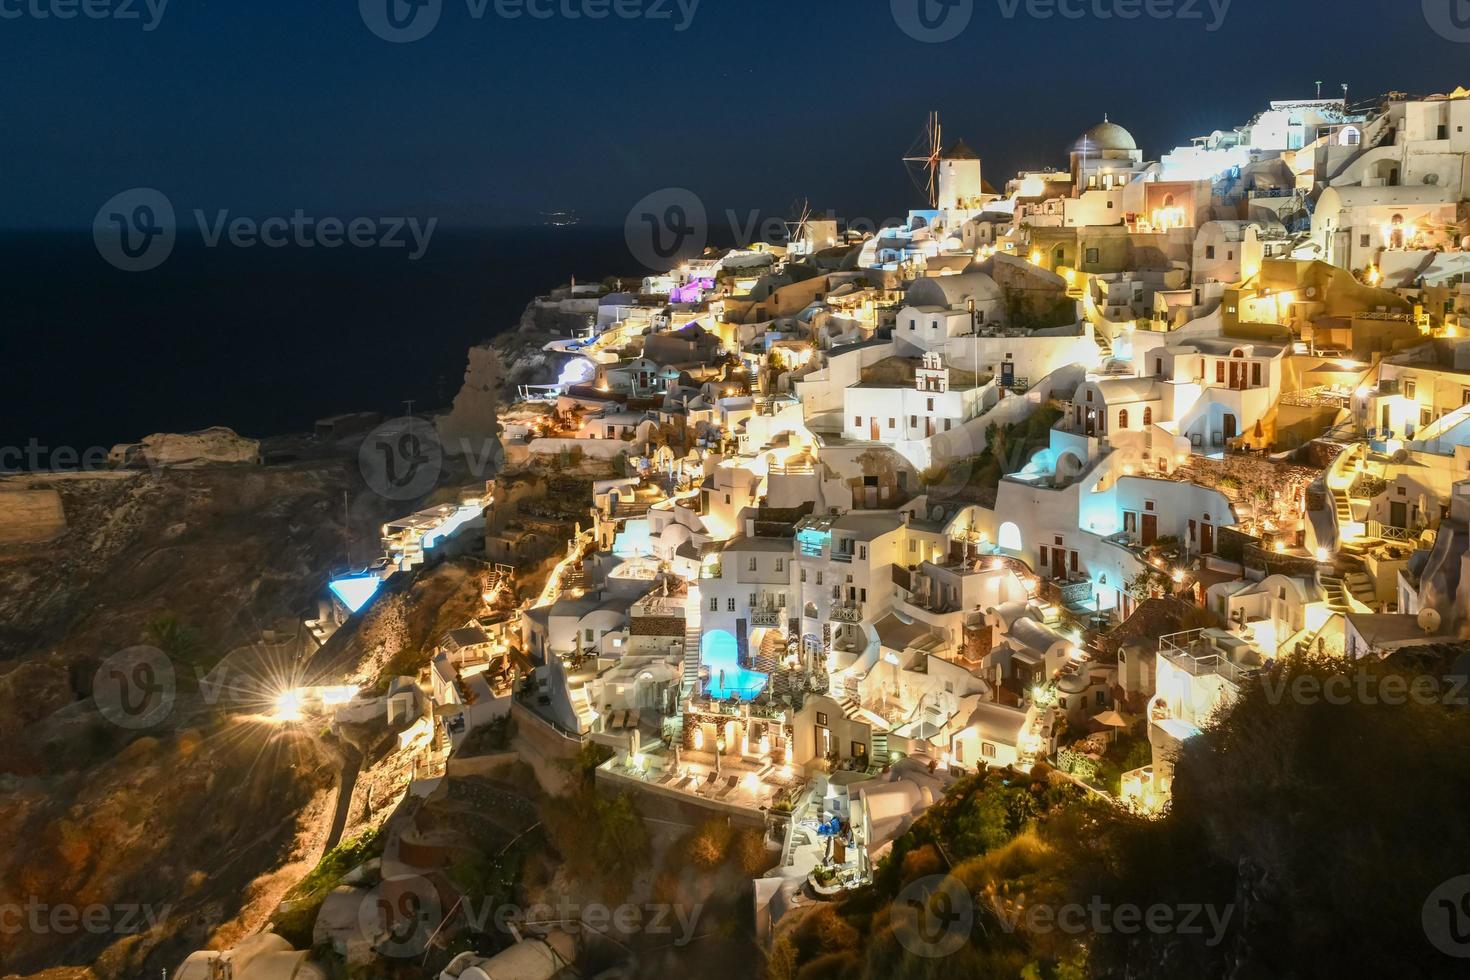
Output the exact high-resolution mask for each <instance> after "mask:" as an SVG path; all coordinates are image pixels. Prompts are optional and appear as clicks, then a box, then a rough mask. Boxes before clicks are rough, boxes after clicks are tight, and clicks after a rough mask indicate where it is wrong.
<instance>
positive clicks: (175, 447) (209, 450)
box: [108, 426, 260, 467]
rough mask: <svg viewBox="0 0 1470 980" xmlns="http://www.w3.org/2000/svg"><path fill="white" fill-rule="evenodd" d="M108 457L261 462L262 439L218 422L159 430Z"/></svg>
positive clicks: (123, 461)
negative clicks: (189, 428) (175, 430)
mask: <svg viewBox="0 0 1470 980" xmlns="http://www.w3.org/2000/svg"><path fill="white" fill-rule="evenodd" d="M108 460H109V461H110V462H113V463H115V464H117V465H120V466H149V467H159V466H179V467H189V466H208V465H211V464H216V463H248V464H251V465H256V464H259V463H260V440H259V439H246V438H245V437H243V436H241V435H238V434H237V433H236V432H235V430H234V429H227V428H224V427H223V426H215V427H214V428H210V429H201V430H200V431H198V432H185V433H173V432H156V433H154V434H153V435H151V436H148V437H147V438H146V439H144V440H143V441H142V442H141V443H124V444H123V445H120V446H114V447H113V449H112V452H111V453H109V454H108Z"/></svg>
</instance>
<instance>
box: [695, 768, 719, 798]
mask: <svg viewBox="0 0 1470 980" xmlns="http://www.w3.org/2000/svg"><path fill="white" fill-rule="evenodd" d="M717 778H719V777H717V776H716V775H715V774H714V773H710V774H709V775H708V776H706V777H704V782H703V783H702V784H700V787H699V793H700V795H702V796H708V795H709V792H710V790H711V789H713V788H714V785H715V780H716V779H717Z"/></svg>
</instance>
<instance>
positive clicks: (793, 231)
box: [786, 199, 812, 245]
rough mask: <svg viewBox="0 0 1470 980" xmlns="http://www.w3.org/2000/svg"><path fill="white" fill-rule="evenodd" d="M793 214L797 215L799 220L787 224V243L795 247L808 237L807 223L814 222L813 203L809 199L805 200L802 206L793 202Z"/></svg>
mask: <svg viewBox="0 0 1470 980" xmlns="http://www.w3.org/2000/svg"><path fill="white" fill-rule="evenodd" d="M791 213H792V214H795V215H797V218H796V219H795V220H792V221H788V222H786V241H787V243H788V244H791V245H795V244H796V243H797V242H799V241H801V240H802V238H803V237H804V236H805V235H806V226H807V223H808V222H810V221H811V220H812V202H811V201H810V200H807V199H803V200H802V201H801V203H800V204H797V203H795V202H792V205H791Z"/></svg>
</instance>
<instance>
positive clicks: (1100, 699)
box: [1097, 691, 1108, 704]
mask: <svg viewBox="0 0 1470 980" xmlns="http://www.w3.org/2000/svg"><path fill="white" fill-rule="evenodd" d="M1097 703H1098V704H1107V703H1108V692H1107V691H1098V692H1097Z"/></svg>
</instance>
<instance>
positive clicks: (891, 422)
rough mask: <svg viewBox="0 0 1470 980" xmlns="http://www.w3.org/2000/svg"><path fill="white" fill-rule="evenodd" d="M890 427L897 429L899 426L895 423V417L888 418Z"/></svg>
mask: <svg viewBox="0 0 1470 980" xmlns="http://www.w3.org/2000/svg"><path fill="white" fill-rule="evenodd" d="M888 427H889V428H890V429H896V428H898V426H897V425H896V424H894V421H893V419H889V420H888Z"/></svg>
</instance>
